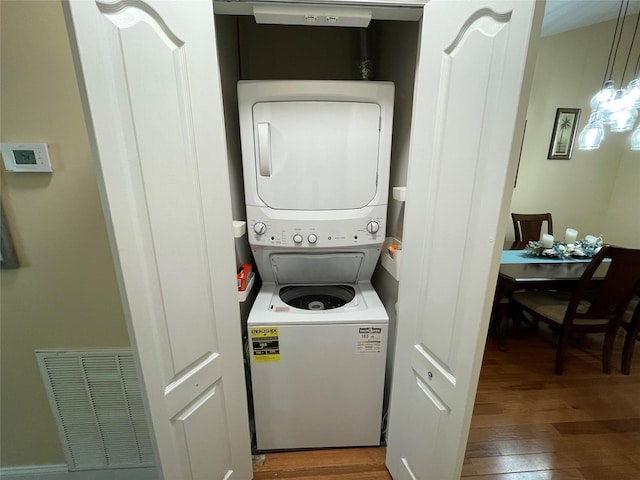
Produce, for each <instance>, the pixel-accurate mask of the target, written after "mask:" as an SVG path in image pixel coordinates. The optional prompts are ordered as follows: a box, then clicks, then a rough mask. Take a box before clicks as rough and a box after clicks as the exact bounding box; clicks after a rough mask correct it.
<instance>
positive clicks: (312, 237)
mask: <svg viewBox="0 0 640 480" xmlns="http://www.w3.org/2000/svg"><path fill="white" fill-rule="evenodd" d="M307 240H308V241H309V243H316V242H317V241H318V237H317V236H316V234H315V233H311V234H310V235H309V236H308V237H307Z"/></svg>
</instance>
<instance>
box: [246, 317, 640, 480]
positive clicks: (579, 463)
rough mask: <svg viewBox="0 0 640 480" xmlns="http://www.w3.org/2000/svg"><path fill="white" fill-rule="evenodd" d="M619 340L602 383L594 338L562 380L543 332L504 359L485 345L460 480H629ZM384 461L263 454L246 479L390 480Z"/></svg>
mask: <svg viewBox="0 0 640 480" xmlns="http://www.w3.org/2000/svg"><path fill="white" fill-rule="evenodd" d="M621 340H622V338H619V339H618V342H617V348H616V353H615V356H614V371H613V373H612V374H611V375H606V374H604V373H602V372H601V370H600V348H601V345H602V343H601V336H599V335H586V336H576V338H574V339H573V340H572V345H571V347H570V348H569V351H568V354H567V358H566V365H565V373H564V375H562V376H556V375H554V374H553V361H554V353H555V350H554V346H553V339H552V338H551V336H550V335H549V334H548V333H546V331H545V329H544V327H541V330H540V331H539V332H530V331H525V332H523V334H522V335H520V336H519V337H518V338H511V339H509V344H508V351H506V352H501V351H499V350H498V349H497V347H496V345H495V342H493V341H492V340H489V341H488V342H487V347H486V351H485V357H484V360H483V366H482V371H481V374H480V383H479V385H478V392H477V395H476V402H475V407H474V413H473V418H472V421H471V430H470V432H469V439H468V443H467V452H466V456H465V460H464V465H463V470H462V478H463V480H550V479H553V480H639V479H640V351H639V352H637V353H636V355H635V358H634V362H633V365H632V367H631V375H628V376H627V375H622V374H621V373H620V365H619V359H620V352H619V348H620V346H621V343H622V342H621ZM636 350H640V349H638V348H636ZM384 457H385V449H384V448H356V449H330V450H316V451H305V452H286V453H274V454H267V455H266V456H264V457H259V458H258V457H257V458H256V461H255V462H254V479H255V480H267V479H287V480H365V479H366V480H391V476H390V475H389V473H388V472H387V470H386V468H385V466H384ZM429 480H450V479H429Z"/></svg>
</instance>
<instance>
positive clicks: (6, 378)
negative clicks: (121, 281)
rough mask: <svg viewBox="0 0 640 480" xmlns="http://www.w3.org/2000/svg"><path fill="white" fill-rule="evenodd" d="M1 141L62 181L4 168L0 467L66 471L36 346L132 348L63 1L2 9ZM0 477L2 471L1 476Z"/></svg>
mask: <svg viewBox="0 0 640 480" xmlns="http://www.w3.org/2000/svg"><path fill="white" fill-rule="evenodd" d="M0 41H1V48H2V50H1V52H0V53H1V55H0V62H1V63H0V72H1V77H0V80H1V81H0V88H1V90H0V99H1V105H0V107H1V108H0V122H1V124H2V132H1V134H0V140H1V141H2V142H41V143H46V144H48V147H49V154H50V157H51V164H52V167H53V173H7V172H6V170H4V168H0V170H1V175H0V177H1V178H0V180H1V186H2V189H1V193H2V204H3V207H4V209H5V211H6V213H7V218H8V224H9V228H10V230H11V233H12V236H13V240H14V243H15V249H16V253H17V256H18V259H19V261H20V267H19V268H17V269H12V270H6V269H3V270H2V271H0V282H1V299H2V302H1V309H0V313H1V318H2V323H1V335H0V341H1V343H0V350H1V355H2V356H1V362H0V366H1V375H0V381H1V398H0V403H1V407H2V410H1V420H2V425H1V429H0V430H1V436H0V452H1V454H2V455H1V457H0V466H1V467H14V466H26V465H46V464H61V463H64V461H65V460H64V456H63V451H62V446H61V443H60V442H59V440H58V435H57V431H56V427H55V423H54V419H53V416H52V414H51V410H50V408H49V403H48V401H47V396H46V393H45V388H44V385H43V382H42V379H41V376H40V372H39V370H38V366H37V362H36V356H35V354H34V350H35V349H40V348H42V349H46V348H60V349H68V348H82V349H84V348H101V347H105V348H106V347H126V346H128V345H129V337H128V334H127V329H126V324H125V321H124V315H123V311H122V306H121V302H120V296H119V293H118V287H117V283H116V277H115V270H114V267H113V261H112V259H111V253H110V249H109V244H108V240H107V232H106V228H105V220H104V216H103V213H102V209H101V206H100V200H99V196H98V187H97V181H96V174H95V170H94V166H93V163H92V161H91V152H90V149H89V141H88V137H87V132H86V128H85V124H84V116H83V113H82V107H81V103H80V95H79V90H78V84H77V82H76V77H75V72H74V68H73V62H72V58H71V49H70V47H69V40H68V38H67V32H66V27H65V22H64V17H63V13H62V6H61V3H60V2H51V1H29V2H24V1H17V0H16V1H13V0H2V1H0ZM0 476H2V474H0Z"/></svg>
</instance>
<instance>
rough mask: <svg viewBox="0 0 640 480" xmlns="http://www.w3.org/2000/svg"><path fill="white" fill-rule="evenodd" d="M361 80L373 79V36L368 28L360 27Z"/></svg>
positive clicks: (359, 67) (359, 66)
mask: <svg viewBox="0 0 640 480" xmlns="http://www.w3.org/2000/svg"><path fill="white" fill-rule="evenodd" d="M359 30H360V32H359V34H360V62H359V63H358V71H359V74H360V80H373V60H371V38H370V35H369V30H368V29H367V28H360V29H359Z"/></svg>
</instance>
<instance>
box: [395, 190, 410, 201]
mask: <svg viewBox="0 0 640 480" xmlns="http://www.w3.org/2000/svg"><path fill="white" fill-rule="evenodd" d="M406 193H407V187H393V199H394V200H398V201H399V202H404V197H405V195H406Z"/></svg>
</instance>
